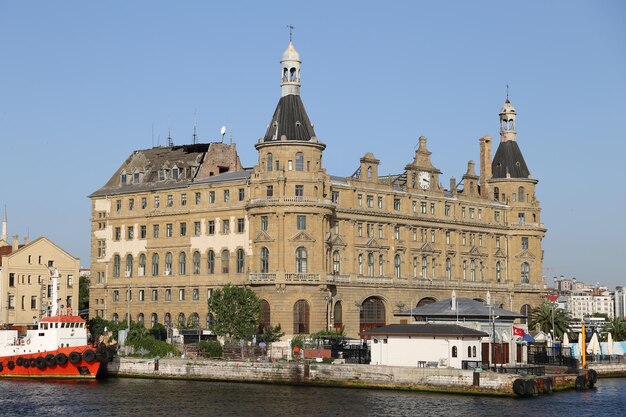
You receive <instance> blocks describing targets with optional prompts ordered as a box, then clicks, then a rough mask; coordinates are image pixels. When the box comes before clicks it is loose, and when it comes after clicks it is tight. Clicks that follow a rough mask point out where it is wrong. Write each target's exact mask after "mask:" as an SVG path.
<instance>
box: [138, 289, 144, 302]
mask: <svg viewBox="0 0 626 417" xmlns="http://www.w3.org/2000/svg"><path fill="white" fill-rule="evenodd" d="M144 297H145V293H144V290H139V301H144Z"/></svg>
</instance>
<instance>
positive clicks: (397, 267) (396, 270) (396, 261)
mask: <svg viewBox="0 0 626 417" xmlns="http://www.w3.org/2000/svg"><path fill="white" fill-rule="evenodd" d="M393 270H394V273H395V275H396V278H400V276H401V274H402V271H401V269H400V255H396V256H394V258H393Z"/></svg>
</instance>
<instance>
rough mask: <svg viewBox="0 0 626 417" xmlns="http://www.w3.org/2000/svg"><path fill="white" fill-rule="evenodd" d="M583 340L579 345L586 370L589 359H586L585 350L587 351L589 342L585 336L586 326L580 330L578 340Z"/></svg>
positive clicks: (582, 363) (582, 362)
mask: <svg viewBox="0 0 626 417" xmlns="http://www.w3.org/2000/svg"><path fill="white" fill-rule="evenodd" d="M581 339H582V342H581V344H580V345H579V348H580V356H581V358H582V359H581V365H582V367H583V368H584V367H585V366H586V365H587V358H586V356H587V355H585V350H586V349H585V342H586V340H587V335H586V334H585V325H584V324H583V326H582V329H581V330H580V338H579V339H578V340H581Z"/></svg>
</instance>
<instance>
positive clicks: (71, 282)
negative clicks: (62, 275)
mask: <svg viewBox="0 0 626 417" xmlns="http://www.w3.org/2000/svg"><path fill="white" fill-rule="evenodd" d="M72 285H74V275H72V274H68V275H67V286H68V287H71V286H72Z"/></svg>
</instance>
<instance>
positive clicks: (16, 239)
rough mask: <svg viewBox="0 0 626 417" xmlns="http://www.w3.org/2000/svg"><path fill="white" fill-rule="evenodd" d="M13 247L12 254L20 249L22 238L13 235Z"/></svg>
mask: <svg viewBox="0 0 626 417" xmlns="http://www.w3.org/2000/svg"><path fill="white" fill-rule="evenodd" d="M11 245H12V246H13V248H11V251H12V252H16V251H17V250H18V249H19V248H20V238H19V236H18V235H13V241H12V242H11Z"/></svg>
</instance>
